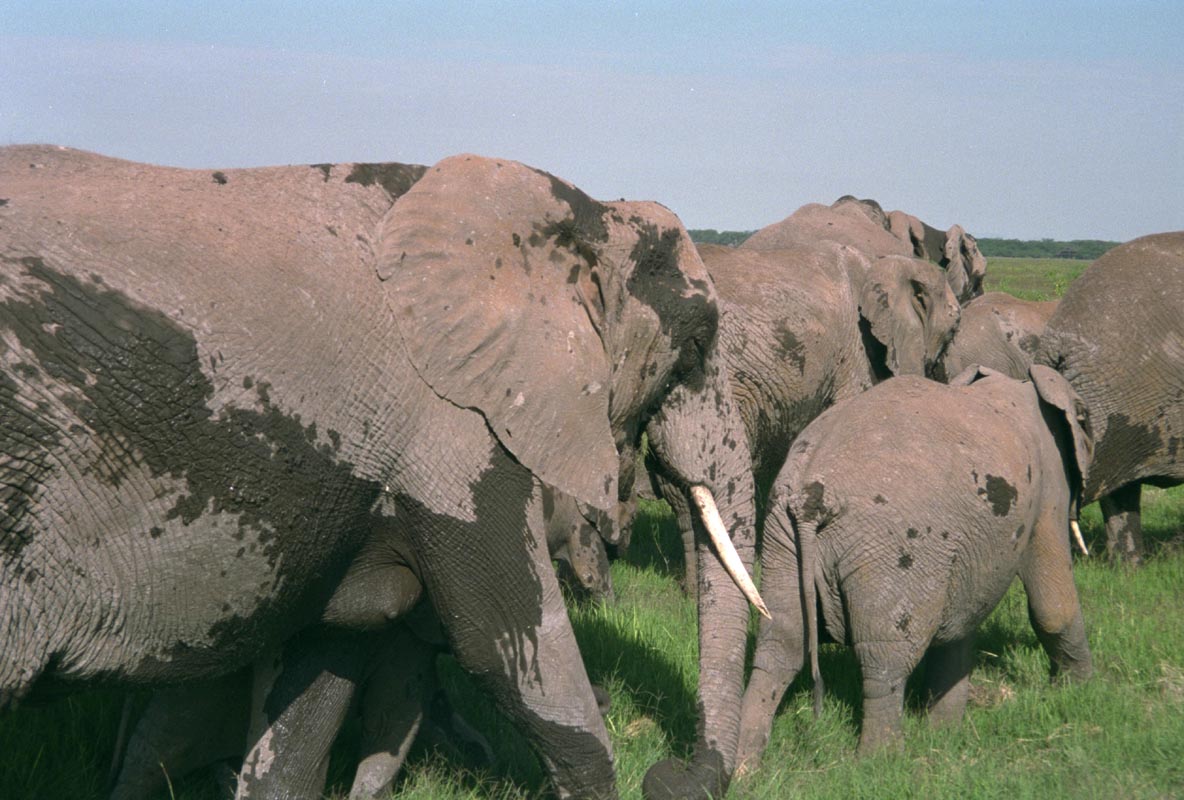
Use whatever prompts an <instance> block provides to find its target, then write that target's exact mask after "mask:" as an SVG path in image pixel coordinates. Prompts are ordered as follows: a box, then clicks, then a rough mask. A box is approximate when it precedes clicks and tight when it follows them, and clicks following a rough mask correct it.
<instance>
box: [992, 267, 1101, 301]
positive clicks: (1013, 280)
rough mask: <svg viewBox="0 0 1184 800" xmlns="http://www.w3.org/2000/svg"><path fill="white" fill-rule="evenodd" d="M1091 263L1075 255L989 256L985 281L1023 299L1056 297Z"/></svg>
mask: <svg viewBox="0 0 1184 800" xmlns="http://www.w3.org/2000/svg"><path fill="white" fill-rule="evenodd" d="M1090 263H1091V262H1089V261H1081V260H1078V259H1071V258H998V257H996V258H989V259H987V275H986V278H985V280H984V282H983V285H984V288H985V289H986V291H988V292H1007V293H1008V294H1011V295H1015V296H1016V297H1019V298H1021V299H1023V300H1054V299H1056V298H1058V297H1060V296H1061V295H1063V294H1064V293H1065V289H1066V287H1068V285H1069V283H1070V282H1072V280H1073V279H1074V278H1076V277H1077V276H1078V275H1080V274H1081V273H1082V272H1084V271H1085V268H1086V267H1088V266H1089V265H1090Z"/></svg>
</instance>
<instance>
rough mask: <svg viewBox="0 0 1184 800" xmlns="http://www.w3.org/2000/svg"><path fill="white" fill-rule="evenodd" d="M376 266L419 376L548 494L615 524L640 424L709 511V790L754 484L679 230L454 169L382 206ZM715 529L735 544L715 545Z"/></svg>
mask: <svg viewBox="0 0 1184 800" xmlns="http://www.w3.org/2000/svg"><path fill="white" fill-rule="evenodd" d="M376 267H377V272H378V275H379V277H380V278H381V279H382V281H383V283H384V285H385V290H386V292H387V300H388V304H389V305H390V307H391V309H392V311H393V312H394V316H395V318H396V320H397V321H398V326H399V329H400V331H401V334H402V335H401V339H402V346H403V347H404V348H405V350H406V352H407V354H408V356H409V357H410V360H411V362H412V364H413V365H414V367H415V369H416V371H417V372H418V373H419V375H420V376H421V377H422V378H423V380H424V381H425V382H426V383H427V384H428V385H429V386H431V388H432V390H433V391H434V392H435V393H436V394H437V395H439V396H440V397H441V398H443V399H445V400H447V401H448V402H450V403H452V404H454V405H456V406H458V407H461V408H467V409H475V410H477V411H479V412H480V414H481V415H482V416H483V418H484V420H485V423H486V425H487V426H488V428H489V430H490V431H492V433H493V434H494V435H495V436H496V437H497V440H498V442H499V443H500V444H501V445H502V446H503V447H504V448H505V449H506V450H507V451H508V452H509V454H510V455H511V456H512V457H513V458H514V459H515V460H516V461H517V462H518V463H520V464H521V465H522V466H524V467H526V468H527V469H529V470H530V471H531V473H533V475H534V476H535V477H536V478H537V479H538V480H539V481H541V482H542V483H543V484H546V485H547V486H550V487H553V488H554V489H555V490H558V491H560V492H562V493H564V494H565V495H567V496H568V497H570V498H571V499H572V500H573V501H575V502H576V503H578V504H580V505H581V506H582V507H583V508H585V509H588V510H590V513H593V512H598V513H600V514H604V515H608V516H610V518H611V517H612V515H615V514H616V513H617V503H618V498H619V491H618V481H619V480H620V478H621V475H620V473H621V467H620V465H621V464H622V463H631V461H632V457H633V455H634V453H635V452H636V448H637V447H638V446H639V443H640V437H641V434H642V431H643V430H647V431H648V433H649V441H650V443H651V445H652V447H653V450H654V453H655V456H656V457H657V458H658V459H659V461H660V462H661V463H662V465H663V468H664V470H665V472H666V473H667V474H668V475H670V476H672V477H673V479H674V480H675V481H676V482H677V483H678V484H679V485H680V487H682V488H683V489H684V490H685V491H686V492H687V493H688V495H690V496H692V497H694V498H695V499H696V500H702V501H703V505H704V506H705V507H706V509H705V511H704V526H705V528H706V529H707V530H708V531H709V532H710V533H712V535H713V536H714V537H715V538H713V542H714V547H715V548H716V550H715V551H713V550H711V549H708V548H706V546H705V548H704V549H703V550H702V551H701V553H702V556H701V558H702V559H703V560H704V562H705V563H703V564H702V565H701V567H700V569H701V571H702V574H704V576H705V578H704V580H703V582H702V586H703V590H702V591H701V592H700V598H699V608H700V615H701V616H700V631H701V634H700V635H701V642H702V643H703V646H702V647H701V649H700V698H701V702H700V711H701V715H702V718H701V721H700V741H699V745H698V746H697V749H696V768H698V771H697V772H694V773H693V774H694V775H696V776H698V778H697V779H699V780H700V782H701V783H706V784H707V785H708V786H709V790H710V791H718V790H719V789H720V788H721V787H724V786H726V784H727V780H728V777H729V776H730V771H731V769H732V767H733V766H734V762H735V751H736V746H737V739H738V725H739V717H738V707H739V698H740V695H741V692H742V680H743V652H744V641H745V636H746V629H747V619H748V608H747V604H746V602H745V596H744V595H743V594H741V592H740V591H738V590H737V585H743V586H744V587H745V588H744V591H745V592H746V593H748V594H749V596H750V597H752V598H753V599H754V600H755V601H756V602H759V598H758V597H757V596H756V594H755V589H754V588H752V587H751V581H750V579H748V578H747V575H746V570H747V568H749V567H750V566H751V564H752V559H753V556H754V541H753V540H754V532H753V511H752V504H753V499H752V497H753V494H752V479H751V475H750V474H749V472H748V465H749V461H750V459H749V455H748V448H747V445H746V442H745V439H744V437H743V435H740V434H738V432H739V431H740V426H739V423H738V420H737V415H736V413H735V411H734V409H733V408H732V407H731V400H730V397H731V392H730V388H729V382H728V375H727V372H726V370H725V369H724V368H723V367H722V366H721V364H720V362H719V360H718V358H717V356H716V345H715V342H716V328H717V325H718V320H719V310H718V304H717V299H716V295H715V290H714V287H713V286H712V284H711V281H710V279H709V277H708V275H707V271H706V269H705V267H704V266H703V263H702V261H701V260H700V259H699V256H698V254H697V252H696V250H695V247H694V245H693V244H692V242H691V240H690V238H689V236H688V235H687V233H686V230H685V229H684V228H683V226H682V224H681V223H680V222H679V220H678V218H677V217H675V215H674V214H672V213H671V212H670V211H669V210H667V209H665V208H663V207H662V206H659V205H657V204H654V203H631V202H623V201H622V202H616V203H601V202H597V201H595V200H593V199H591V198H589V197H588V196H586V195H585V194H583V193H582V192H580V191H579V190H578V189H576V188H575V187H573V186H571V185H570V184H568V183H565V182H564V181H562V180H559V179H558V178H555V177H554V176H552V175H549V174H547V173H545V172H541V171H538V170H534V169H531V168H529V167H526V166H523V165H521V164H517V163H514V162H510V161H498V160H492V159H485V158H480V157H477V156H456V157H453V158H450V159H447V160H445V161H443V162H441V163H440V164H437V165H436V166H434V167H432V168H430V169H429V170H428V172H427V174H426V175H425V176H424V178H422V179H421V180H420V181H419V182H418V183H417V184H416V185H415V186H414V187H412V189H411V190H410V191H408V192H407V194H405V195H404V196H403V197H401V198H400V199H399V201H398V202H397V203H396V204H395V206H394V207H393V208H392V210H391V212H390V214H389V216H388V217H387V219H386V220H385V221H384V223H383V225H382V229H381V232H380V243H379V247H378V248H377V264H376ZM721 518H722V523H723V525H724V526H726V527H727V529H728V530H730V531H731V532H732V535H733V537H734V546H733V545H732V543H730V542H729V541H728V540H727V537H726V535H725V536H724V537H723V538H722V539H721V538H719V535H718V532H719V530H720V528H721V526H720V524H719V521H720V520H721ZM715 552H718V554H719V556H718V557H716V555H715V554H714V553H715ZM724 561H727V562H729V563H730V564H731V567H730V569H729V568H725V566H724V563H723V562H724ZM738 564H739V565H742V567H743V568H738V567H737V566H736V565H738ZM741 573H745V574H741ZM729 575H731V576H732V577H729ZM733 580H735V581H736V585H734V584H733ZM737 654H739V657H737ZM537 744H539V746H540V749H544V750H545V745H544V743H537ZM675 791H681V790H679V789H675Z"/></svg>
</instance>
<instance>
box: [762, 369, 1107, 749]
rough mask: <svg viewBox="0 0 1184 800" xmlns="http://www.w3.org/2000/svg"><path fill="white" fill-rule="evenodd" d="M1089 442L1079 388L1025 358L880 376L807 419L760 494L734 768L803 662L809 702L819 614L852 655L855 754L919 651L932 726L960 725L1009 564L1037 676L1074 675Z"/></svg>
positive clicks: (896, 705)
mask: <svg viewBox="0 0 1184 800" xmlns="http://www.w3.org/2000/svg"><path fill="white" fill-rule="evenodd" d="M1091 447H1092V441H1091V439H1090V437H1089V429H1088V425H1087V423H1086V417H1085V412H1084V406H1083V405H1082V404H1081V401H1080V398H1078V397H1077V396H1076V395H1075V394H1074V393H1073V391H1072V389H1071V388H1070V387H1069V385H1068V383H1067V382H1066V381H1065V380H1064V379H1063V378H1062V377H1061V376H1060V375H1058V374H1057V373H1056V372H1055V371H1053V370H1050V369H1048V368H1047V367H1041V366H1034V367H1033V368H1032V374H1031V381H1027V382H1021V381H1017V380H1015V379H1013V378H1010V377H1007V376H1006V375H1002V374H1000V373H997V372H994V371H993V370H989V369H985V368H977V367H971V368H970V369H968V370H966V371H965V372H964V373H962V374H961V375H959V376H958V377H957V378H955V379H954V381H952V382H951V384H950V385H946V384H941V383H938V382H936V381H927V380H924V379H921V378H917V377H915V376H904V377H900V378H893V379H891V380H888V381H885V382H883V383H881V384H878V385H877V386H874V387H873V388H872V389H870V390H868V391H867V392H865V393H863V394H861V395H859V396H857V397H854V398H852V399H850V400H846V401H844V402H842V403H839V404H837V405H835V406H834V407H833V408H830V409H828V410H827V411H825V412H823V413H822V414H821V415H820V416H819V417H818V418H817V419H815V420H814V421H813V422H812V423H810V425H808V426H807V427H806V429H805V430H803V431H802V433H801V434H800V435H799V436H798V438H797V440H796V441H795V442H794V445H793V447H792V449H791V450H790V454H789V459H788V460H787V462H786V464H785V468H784V469H783V470H782V472H781V473H780V474H779V475H778V476H777V480H776V483H775V485H774V488H773V492H772V496H771V499H770V512H769V517H768V520H767V522H766V529H765V537H764V542H763V550H762V554H761V568H762V579H761V588H762V593H763V596H764V597H765V598H766V601H767V602H768V603H769V609H770V611H771V612H772V617H771V619H770V620H762V621H761V625H760V629H759V632H758V637H757V645H756V652H755V655H754V659H753V670H752V675H751V678H750V680H749V683H748V687H747V690H746V691H745V695H744V708H743V712H742V723H741V731H742V733H741V750H740V758H741V763H742V764H743V765H744V766H743V767H742V768H743V769H745V770H747V769H751V768H753V767H755V765H756V764H757V762H758V761H759V758H760V755H761V753H762V752H763V750H764V748H765V746H766V744H767V743H768V738H769V732H770V729H771V727H772V723H773V717H774V714H775V712H776V710H777V706H778V704H779V702H780V701H781V698H782V695H783V694H784V693H785V690H786V689H787V687H788V686H789V684H790V682H791V681H792V680H793V678H794V677H795V675H796V674H797V672H798V671H799V669H800V668H801V666H802V664H803V660H804V654H808V656H809V659H810V668H811V672H812V675H813V676H814V678H815V683H814V687H815V688H814V705H815V712H816V713H817V712H818V710H819V709H820V704H821V697H822V684H821V678H820V677H819V673H818V654H817V650H818V648H817V642H818V636H819V626H820V624H822V625H825V628H826V631H827V632H828V633H829V634H830V635H831V636H832V637H833V638H834V639H835V640H836V641H838V642H841V643H844V642H845V643H846V644H848V645H849V646H852V647H853V648H854V650H855V655H856V658H857V660H858V662H859V665H860V669H861V672H862V678H863V726H862V731H861V733H860V739H859V753H860V754H866V753H869V752H872V751H874V750H876V749H877V748H880V747H883V746H885V745H888V744H892V743H896V742H899V740H900V734H901V716H902V713H903V698H904V689H905V681H906V679H907V678H908V676H909V673H910V672H912V670H913V668H914V667H915V666H916V665H917V664H918V663H919V662H920V660H921V659H922V657H923V656H924V657H925V658H926V659H927V660H926V678H927V681H928V691H929V701H930V719H931V721H932V722H933V723H935V724H941V723H945V722H951V721H957V720H959V719H960V718H961V716H962V714H963V711H964V709H965V706H966V700H967V694H968V690H969V674H970V670H971V667H972V666H973V661H974V655H973V645H972V640H973V634H974V631H975V628H976V627H977V626H978V625H979V624H980V623H981V622H982V620H983V619H985V618H986V616H987V615H988V614H989V613H990V611H991V610H992V609H993V608H994V607H995V606H996V604H998V602H999V600H1000V599H1001V598H1002V597H1003V595H1004V593H1005V592H1006V591H1007V589H1008V586H1009V585H1010V584H1011V582H1012V580H1013V579H1014V578H1015V576H1016V575H1017V574H1018V575H1019V577H1020V579H1021V580H1022V582H1023V585H1024V588H1025V590H1026V591H1027V595H1028V610H1029V618H1030V620H1031V622H1032V625H1033V627H1034V628H1035V630H1036V634H1037V638H1038V639H1039V640H1040V643H1041V645H1042V646H1043V647H1044V649H1045V651H1046V652H1047V653H1048V655H1049V657H1050V659H1051V662H1052V674H1053V675H1054V676H1057V675H1062V676H1065V677H1067V678H1068V679H1071V680H1085V679H1086V678H1088V677H1089V676H1090V674H1091V672H1092V662H1091V656H1090V651H1089V645H1088V642H1087V640H1086V635H1085V627H1084V624H1083V621H1082V616H1081V608H1080V604H1079V602H1078V597H1077V591H1076V588H1075V587H1074V584H1073V574H1072V564H1071V558H1070V554H1069V538H1068V525H1069V510H1070V507H1071V505H1072V503H1073V501H1074V499H1075V495H1076V493H1077V492H1079V491H1080V486H1081V481H1082V478H1083V477H1084V476H1085V475H1086V474H1087V473H1088V469H1089V466H1088V465H1089V461H1090V453H1091ZM819 613H821V619H822V622H821V623H820V622H819V617H818V614H819Z"/></svg>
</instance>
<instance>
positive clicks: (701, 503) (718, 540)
mask: <svg viewBox="0 0 1184 800" xmlns="http://www.w3.org/2000/svg"><path fill="white" fill-rule="evenodd" d="M691 499H693V500H694V501H695V505H697V506H698V507H699V516H700V517H702V519H703V527H705V528H706V529H707V535H708V536H710V537H711V541H712V542H713V543H714V544H715V551H716V552H717V553H719V559H720V561H722V562H723V565H724V569H726V570H727V571H728V574H729V575H731V576H732V580H733V581H735V582H736V586H738V587H739V588H740V591H742V592H744V596H745V597H747V598H748V602H750V603H752V605H753V607H755V608H756V610H757V611H759V612H761V614H763V615H764V616H766V617H768V618H769V619H772V618H773V615H772V614H770V613H769V607H768V606H766V605H765V601H764V600H762V599H761V596H760V594H759V593H758V592H757V590H756V585H755V584H754V583H753V582H752V577H751V576H750V575H749V574H748V570H746V569H745V568H744V563H743V562H742V561H740V554H739V553H737V552H736V545H734V544H732V538H731V537H730V536H728V529H727V528H725V527H724V521H723V520H722V519H720V516H719V509H718V508H716V506H715V498H714V497H712V496H711V490H710V489H708V488H707V487H706V486H692V487H691Z"/></svg>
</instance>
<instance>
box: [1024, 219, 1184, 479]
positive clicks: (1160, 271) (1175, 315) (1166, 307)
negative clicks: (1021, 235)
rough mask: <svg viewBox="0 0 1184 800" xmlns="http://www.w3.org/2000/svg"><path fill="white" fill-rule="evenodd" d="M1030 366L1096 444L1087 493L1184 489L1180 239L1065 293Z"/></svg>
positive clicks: (1134, 250) (1150, 241) (1105, 263)
mask: <svg viewBox="0 0 1184 800" xmlns="http://www.w3.org/2000/svg"><path fill="white" fill-rule="evenodd" d="M1036 362H1037V363H1039V364H1045V365H1047V366H1051V367H1053V368H1055V369H1057V370H1058V371H1060V372H1061V373H1062V374H1063V375H1064V376H1065V377H1066V378H1067V379H1068V381H1069V383H1070V384H1071V385H1072V386H1073V388H1074V389H1075V390H1076V391H1077V393H1078V394H1080V395H1081V397H1082V399H1083V400H1084V401H1085V404H1086V406H1087V407H1088V408H1089V412H1090V420H1091V423H1092V425H1093V430H1094V436H1095V440H1096V450H1095V454H1094V469H1093V471H1092V472H1091V474H1090V479H1089V483H1088V484H1087V486H1086V490H1085V499H1086V500H1087V501H1089V500H1093V499H1097V498H1098V497H1099V496H1102V495H1105V494H1108V493H1110V492H1112V491H1114V490H1116V489H1118V488H1121V487H1122V486H1123V485H1125V484H1127V483H1130V482H1132V481H1135V480H1144V481H1145V480H1148V479H1153V480H1156V479H1157V480H1160V481H1162V482H1166V483H1168V484H1171V483H1178V482H1180V481H1184V403H1182V402H1181V401H1180V398H1181V397H1182V396H1184V232H1173V233H1165V234H1157V235H1153V236H1145V237H1142V238H1140V239H1135V240H1133V241H1131V242H1128V243H1127V244H1124V245H1120V246H1119V247H1116V248H1114V249H1113V250H1111V251H1109V252H1108V253H1106V254H1105V255H1103V256H1102V257H1101V258H1099V259H1098V260H1097V261H1095V262H1094V263H1093V264H1091V265H1090V266H1089V267H1088V268H1087V269H1086V270H1085V272H1083V273H1082V274H1081V276H1080V277H1078V278H1077V279H1076V280H1075V281H1073V283H1072V284H1070V286H1069V289H1068V291H1066V292H1065V296H1064V297H1063V298H1062V299H1061V302H1060V305H1059V306H1058V307H1057V310H1056V312H1055V313H1054V314H1053V315H1052V317H1051V318H1050V319H1049V321H1048V325H1047V327H1046V328H1045V332H1044V335H1043V336H1042V337H1041V340H1040V346H1039V350H1038V353H1037V357H1036Z"/></svg>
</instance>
